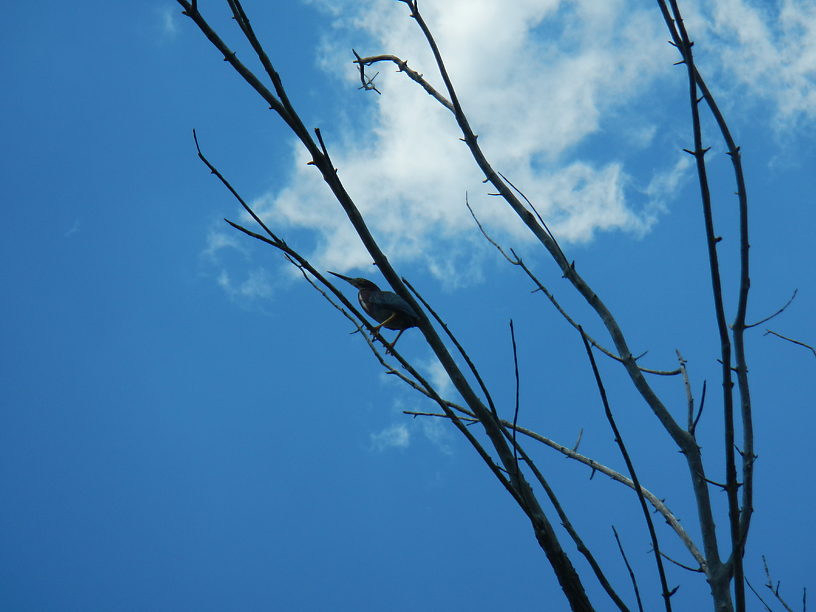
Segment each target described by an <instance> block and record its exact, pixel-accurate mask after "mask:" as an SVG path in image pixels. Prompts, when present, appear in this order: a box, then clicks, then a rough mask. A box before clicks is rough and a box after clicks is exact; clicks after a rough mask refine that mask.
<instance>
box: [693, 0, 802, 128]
mask: <svg viewBox="0 0 816 612" xmlns="http://www.w3.org/2000/svg"><path fill="white" fill-rule="evenodd" d="M698 11H700V12H701V14H700V16H699V17H698V19H699V25H700V28H701V29H703V32H702V33H710V34H711V35H712V36H715V37H717V38H718V40H717V43H718V44H717V45H716V47H714V48H715V52H714V53H707V54H706V55H705V56H704V57H705V58H706V59H707V60H709V61H714V62H718V63H719V62H721V66H722V68H723V69H724V70H725V71H727V73H729V74H731V75H733V77H734V78H735V79H736V80H737V82H738V83H739V84H740V86H741V87H742V88H743V90H745V91H747V92H749V93H750V94H751V95H755V96H759V97H760V98H762V99H764V100H765V101H767V102H770V103H771V104H772V108H773V114H774V118H775V120H776V126H777V127H778V128H780V129H791V128H795V127H796V126H798V125H800V124H801V123H802V122H803V121H807V122H812V121H813V120H814V119H816V4H814V3H813V2H812V1H810V0H782V1H781V2H771V3H768V2H758V1H756V0H754V1H749V0H718V1H717V2H707V3H703V4H702V5H701V6H700V7H699V8H698ZM704 49H705V47H704ZM707 49H709V50H710V49H712V45H708V46H707Z"/></svg>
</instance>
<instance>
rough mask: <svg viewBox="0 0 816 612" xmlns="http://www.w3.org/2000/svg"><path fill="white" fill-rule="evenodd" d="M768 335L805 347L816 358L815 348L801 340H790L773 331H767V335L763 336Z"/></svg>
mask: <svg viewBox="0 0 816 612" xmlns="http://www.w3.org/2000/svg"><path fill="white" fill-rule="evenodd" d="M768 334H771V335H773V336H776V337H777V338H782V340H787V341H788V342H792V343H793V344H798V345H799V346H803V347H805V348H806V349H808V350H809V351H810V352H811V353H813V356H814V357H816V348H813V347H812V346H811V345H810V344H805V343H804V342H801V341H800V340H794V339H793V338H788V337H787V336H783V335H782V334H780V333H777V332H775V331H772V330H770V329H766V330H765V333H764V334H762V335H763V336H767V335H768Z"/></svg>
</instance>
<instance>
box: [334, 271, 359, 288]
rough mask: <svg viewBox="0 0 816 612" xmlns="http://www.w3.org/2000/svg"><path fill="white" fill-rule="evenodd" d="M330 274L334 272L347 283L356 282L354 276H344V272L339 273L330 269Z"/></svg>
mask: <svg viewBox="0 0 816 612" xmlns="http://www.w3.org/2000/svg"><path fill="white" fill-rule="evenodd" d="M329 274H333V275H334V276H336V277H337V278H342V279H343V280H344V281H346V282H347V283H349V284H351V285H353V284H354V279H353V278H350V277H348V276H343V275H342V274H338V273H337V272H332V271H331V270H329Z"/></svg>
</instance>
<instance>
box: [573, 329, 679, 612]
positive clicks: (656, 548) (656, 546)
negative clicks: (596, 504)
mask: <svg viewBox="0 0 816 612" xmlns="http://www.w3.org/2000/svg"><path fill="white" fill-rule="evenodd" d="M579 331H580V332H581V340H583V342H584V348H585V349H586V353H587V357H588V358H589V363H590V365H591V366H592V373H593V374H594V376H595V383H596V384H597V386H598V393H599V394H600V396H601V402H602V403H603V407H604V413H605V414H606V420H607V421H609V426H610V427H611V428H612V431H613V433H614V434H615V442H616V443H617V445H618V448H619V449H620V452H621V456H622V457H623V460H624V462H625V463H626V469H627V470H628V471H629V476H630V477H631V478H632V482H633V483H635V493H636V494H637V498H638V501H639V502H640V507H641V510H642V511H643V516H644V518H645V519H646V525H647V527H648V528H649V537H650V538H651V540H652V550H653V552H654V555H655V564H656V565H657V573H658V575H659V576H660V586H661V587H662V589H663V603H664V605H665V607H666V612H671V609H672V608H671V596H672V595H673V594H674V591H675V590H676V589H673V590H671V591H670V590H669V584H668V582H667V581H666V572H665V569H664V568H663V559H662V558H661V556H660V543H659V542H658V540H657V533H656V532H655V528H654V523H653V522H652V515H651V514H650V513H649V509H648V508H647V507H646V500H645V499H644V497H643V492H642V491H641V487H640V482H638V477H637V473H636V472H635V466H634V464H633V463H632V459H631V458H630V457H629V451H628V450H627V449H626V445H625V444H624V442H623V437H622V436H621V434H620V431H619V430H618V426H617V424H616V423H615V418H614V417H613V416H612V409H611V408H610V407H609V400H608V399H607V397H606V389H605V388H604V384H603V381H602V380H601V373H600V372H599V371H598V366H597V364H596V363H595V357H594V355H593V354H592V347H591V346H590V345H589V341H588V340H587V338H586V336H585V335H584V333H583V331H584V330H583V329H580V328H579Z"/></svg>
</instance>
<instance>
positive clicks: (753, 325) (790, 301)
mask: <svg viewBox="0 0 816 612" xmlns="http://www.w3.org/2000/svg"><path fill="white" fill-rule="evenodd" d="M797 293H799V290H798V289H794V290H793V295H791V296H790V299H789V300H788V301H787V302H785V305H784V306H782V308H780V309H779V310H777V311H776V312H775V313H773V314H772V315H769V316H767V317H765V318H764V319H760V320H759V321H757V322H756V323H751V324H748V325H746V326H745V329H751V328H752V327H757V326H758V325H762V324H763V323H767V322H768V321H770V320H771V319H773V318H775V317H778V316H779V315H781V314H782V313H783V312H785V311H786V310H787V309H788V306H790V305H791V304H792V303H793V300H795V299H796V294H797Z"/></svg>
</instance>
